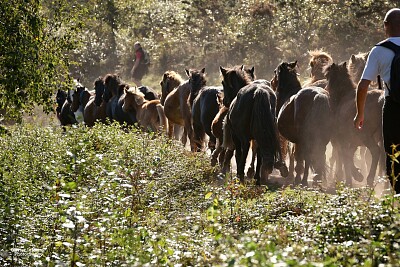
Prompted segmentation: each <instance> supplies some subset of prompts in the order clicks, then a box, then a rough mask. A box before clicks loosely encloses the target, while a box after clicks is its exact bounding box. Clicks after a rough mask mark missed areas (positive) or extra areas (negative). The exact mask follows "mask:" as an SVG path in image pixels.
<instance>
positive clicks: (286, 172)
mask: <svg viewBox="0 0 400 267" xmlns="http://www.w3.org/2000/svg"><path fill="white" fill-rule="evenodd" d="M279 172H280V173H281V176H282V177H284V178H287V177H288V176H289V170H288V168H287V167H286V165H283V166H282V167H281V168H280V169H279Z"/></svg>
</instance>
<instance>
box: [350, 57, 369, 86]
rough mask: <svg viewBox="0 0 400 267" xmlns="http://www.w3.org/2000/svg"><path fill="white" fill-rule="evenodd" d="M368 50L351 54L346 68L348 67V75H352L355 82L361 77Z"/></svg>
mask: <svg viewBox="0 0 400 267" xmlns="http://www.w3.org/2000/svg"><path fill="white" fill-rule="evenodd" d="M368 55H369V52H367V53H359V54H357V55H354V54H353V55H351V57H350V60H349V64H348V66H347V68H348V69H349V73H350V76H351V77H352V79H353V81H354V82H355V83H358V81H359V80H360V78H361V75H362V72H363V70H364V67H365V63H366V62H367V58H368Z"/></svg>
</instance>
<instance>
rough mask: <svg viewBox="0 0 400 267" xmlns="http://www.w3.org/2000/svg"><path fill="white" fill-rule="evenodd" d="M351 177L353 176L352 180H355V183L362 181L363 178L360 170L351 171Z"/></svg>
mask: <svg viewBox="0 0 400 267" xmlns="http://www.w3.org/2000/svg"><path fill="white" fill-rule="evenodd" d="M353 176H354V180H356V181H357V182H362V181H364V176H363V175H362V173H361V171H360V169H357V170H355V171H353Z"/></svg>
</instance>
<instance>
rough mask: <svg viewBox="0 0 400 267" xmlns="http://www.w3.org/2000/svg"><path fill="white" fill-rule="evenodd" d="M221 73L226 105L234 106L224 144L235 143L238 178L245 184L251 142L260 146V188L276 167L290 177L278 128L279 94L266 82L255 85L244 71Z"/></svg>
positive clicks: (258, 158) (258, 82)
mask: <svg viewBox="0 0 400 267" xmlns="http://www.w3.org/2000/svg"><path fill="white" fill-rule="evenodd" d="M241 69H243V68H241ZM221 73H222V75H223V82H222V84H223V87H224V105H227V104H229V102H230V105H229V110H228V114H227V117H226V124H225V125H224V127H225V128H224V142H225V139H226V137H228V136H230V137H231V138H232V141H233V142H234V146H235V150H236V155H235V157H236V165H237V176H238V177H239V178H240V181H241V182H242V183H243V182H244V169H245V164H246V159H247V154H248V151H249V148H250V141H255V143H256V144H257V146H256V155H257V167H256V172H255V175H254V179H255V180H256V184H257V185H260V184H261V178H266V179H268V176H269V174H270V173H271V172H272V170H273V168H274V167H276V168H279V170H280V171H281V175H282V176H287V168H286V165H285V163H284V162H283V160H282V153H281V149H280V144H279V134H278V129H277V125H276V117H275V109H276V95H275V92H274V91H273V90H272V89H271V87H270V86H269V83H268V82H266V81H254V82H252V81H251V79H252V78H251V76H250V75H248V74H246V73H245V72H244V71H243V70H242V71H239V69H237V68H236V69H235V68H233V69H232V70H230V71H229V70H226V69H224V68H222V67H221ZM235 92H237V95H236V96H235V95H234V94H235Z"/></svg>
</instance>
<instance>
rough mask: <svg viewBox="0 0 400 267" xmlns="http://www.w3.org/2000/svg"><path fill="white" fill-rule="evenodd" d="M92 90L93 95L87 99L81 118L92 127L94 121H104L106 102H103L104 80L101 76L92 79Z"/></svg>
mask: <svg viewBox="0 0 400 267" xmlns="http://www.w3.org/2000/svg"><path fill="white" fill-rule="evenodd" d="M94 91H95V95H94V96H92V97H91V98H90V99H89V101H88V102H87V104H86V106H85V109H84V112H83V120H84V122H85V124H86V125H87V126H89V127H92V126H93V125H94V123H95V122H96V121H100V122H103V123H105V122H106V103H105V102H103V94H104V80H103V78H102V77H98V78H97V79H96V80H95V81H94Z"/></svg>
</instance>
